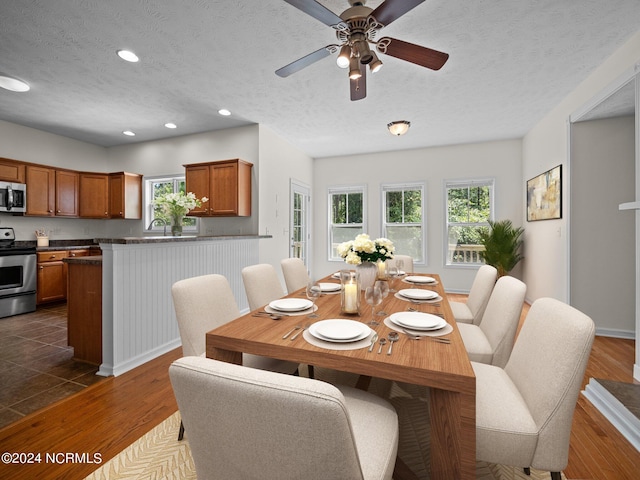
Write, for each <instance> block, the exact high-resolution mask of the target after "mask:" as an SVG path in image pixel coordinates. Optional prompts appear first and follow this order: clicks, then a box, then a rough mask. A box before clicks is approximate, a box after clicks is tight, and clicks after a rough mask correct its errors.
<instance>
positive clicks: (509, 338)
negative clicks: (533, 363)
mask: <svg viewBox="0 0 640 480" xmlns="http://www.w3.org/2000/svg"><path fill="white" fill-rule="evenodd" d="M526 292H527V286H526V285H525V284H524V283H522V282H521V281H520V280H518V279H517V278H514V277H510V276H508V275H505V276H503V277H500V278H499V279H498V281H497V282H496V286H495V287H494V288H493V291H492V292H491V297H490V298H489V302H488V303H487V308H486V309H485V311H484V315H482V320H481V321H480V324H479V325H473V324H470V323H459V324H458V329H459V330H460V335H461V336H462V341H463V342H464V346H465V348H466V349H467V353H468V354H469V359H470V360H472V361H474V362H481V363H488V364H489V365H496V366H498V367H504V366H505V365H506V364H507V361H508V360H509V355H511V350H512V348H513V342H514V340H515V337H516V330H517V329H518V323H519V322H520V315H521V314H522V304H523V302H524V297H525V294H526Z"/></svg>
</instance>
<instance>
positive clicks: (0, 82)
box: [0, 74, 31, 92]
mask: <svg viewBox="0 0 640 480" xmlns="http://www.w3.org/2000/svg"><path fill="white" fill-rule="evenodd" d="M0 88H4V89H5V90H9V91H10V92H28V91H29V90H31V87H30V86H29V84H28V83H26V82H23V81H22V80H19V79H17V78H14V77H10V76H9V75H4V74H0Z"/></svg>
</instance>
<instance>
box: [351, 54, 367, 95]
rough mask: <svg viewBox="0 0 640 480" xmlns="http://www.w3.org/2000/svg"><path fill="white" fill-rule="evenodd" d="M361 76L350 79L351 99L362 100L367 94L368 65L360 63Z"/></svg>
mask: <svg viewBox="0 0 640 480" xmlns="http://www.w3.org/2000/svg"><path fill="white" fill-rule="evenodd" d="M360 73H361V74H362V75H361V76H360V78H357V79H355V80H353V79H351V78H350V79H349V85H350V90H351V101H356V100H362V99H363V98H364V97H366V96H367V66H366V65H364V64H362V63H360Z"/></svg>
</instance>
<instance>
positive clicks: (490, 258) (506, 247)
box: [480, 220, 524, 277]
mask: <svg viewBox="0 0 640 480" xmlns="http://www.w3.org/2000/svg"><path fill="white" fill-rule="evenodd" d="M489 226H490V228H485V229H483V230H480V243H481V244H482V245H483V246H484V252H480V257H481V258H482V259H483V260H484V262H485V263H486V264H487V265H492V266H494V267H495V268H496V269H497V270H498V276H499V277H502V276H504V275H506V274H508V273H509V272H510V271H511V270H513V268H514V267H515V266H516V265H517V263H518V262H519V261H520V260H522V255H521V254H520V252H519V251H520V246H521V245H522V240H521V239H520V237H521V236H522V234H523V233H524V228H522V227H518V228H514V227H513V224H512V223H511V220H501V221H498V222H492V221H491V220H489Z"/></svg>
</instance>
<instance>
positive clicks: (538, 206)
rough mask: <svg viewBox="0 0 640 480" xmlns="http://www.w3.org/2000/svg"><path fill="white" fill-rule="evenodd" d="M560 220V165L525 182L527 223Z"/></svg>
mask: <svg viewBox="0 0 640 480" xmlns="http://www.w3.org/2000/svg"><path fill="white" fill-rule="evenodd" d="M555 218H562V165H558V166H557V167H554V168H552V169H551V170H547V171H546V172H544V173H541V174H540V175H538V176H537V177H533V178H532V179H531V180H527V221H528V222H533V221H536V220H552V219H555Z"/></svg>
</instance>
